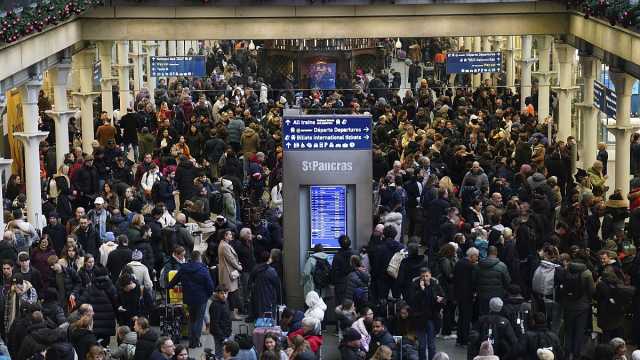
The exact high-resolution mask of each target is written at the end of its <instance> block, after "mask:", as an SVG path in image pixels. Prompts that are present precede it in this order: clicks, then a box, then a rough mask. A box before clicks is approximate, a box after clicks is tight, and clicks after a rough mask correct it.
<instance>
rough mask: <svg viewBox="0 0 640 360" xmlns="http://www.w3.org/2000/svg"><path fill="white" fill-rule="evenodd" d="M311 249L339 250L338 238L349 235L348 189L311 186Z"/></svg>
mask: <svg viewBox="0 0 640 360" xmlns="http://www.w3.org/2000/svg"><path fill="white" fill-rule="evenodd" d="M310 200H311V201H310V202H309V205H310V207H311V212H310V215H311V222H310V224H311V232H310V233H311V237H310V238H311V247H312V248H313V247H314V246H315V245H317V244H322V245H323V246H324V247H325V248H338V247H340V245H339V244H338V237H339V236H340V235H344V234H346V233H347V187H346V186H344V185H335V186H310Z"/></svg>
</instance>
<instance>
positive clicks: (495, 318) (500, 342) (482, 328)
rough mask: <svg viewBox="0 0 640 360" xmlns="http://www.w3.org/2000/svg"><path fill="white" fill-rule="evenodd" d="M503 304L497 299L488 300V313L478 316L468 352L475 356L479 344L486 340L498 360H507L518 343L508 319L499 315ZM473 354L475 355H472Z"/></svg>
mask: <svg viewBox="0 0 640 360" xmlns="http://www.w3.org/2000/svg"><path fill="white" fill-rule="evenodd" d="M503 305H504V303H503V302H502V299H500V298H499V297H494V298H492V299H491V300H489V313H488V314H486V315H482V316H480V318H479V319H478V321H477V322H476V324H475V325H474V330H475V333H474V336H473V337H475V339H473V340H470V345H469V351H470V352H471V353H472V354H473V355H475V354H477V353H478V350H477V349H479V348H480V344H481V343H482V342H483V341H485V340H488V341H489V342H490V343H491V344H492V345H493V349H494V354H495V355H496V356H498V357H499V358H500V359H509V355H510V354H511V352H512V351H513V350H514V349H515V346H516V344H517V343H518V338H517V337H516V334H515V332H514V331H513V327H512V326H511V323H510V322H509V319H507V318H505V317H504V316H502V315H501V311H502V306H503ZM474 352H475V353H474Z"/></svg>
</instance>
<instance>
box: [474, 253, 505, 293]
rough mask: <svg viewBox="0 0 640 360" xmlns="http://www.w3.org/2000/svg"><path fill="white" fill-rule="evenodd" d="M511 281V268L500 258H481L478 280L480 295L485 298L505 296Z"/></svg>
mask: <svg viewBox="0 0 640 360" xmlns="http://www.w3.org/2000/svg"><path fill="white" fill-rule="evenodd" d="M510 283H511V277H510V276H509V270H507V266H506V265H505V264H504V263H503V262H502V261H500V259H498V258H494V257H487V258H485V259H482V260H480V262H479V263H478V275H477V280H476V286H477V288H478V297H480V298H483V299H491V298H493V297H499V298H503V297H504V295H505V291H506V288H507V286H509V284H510Z"/></svg>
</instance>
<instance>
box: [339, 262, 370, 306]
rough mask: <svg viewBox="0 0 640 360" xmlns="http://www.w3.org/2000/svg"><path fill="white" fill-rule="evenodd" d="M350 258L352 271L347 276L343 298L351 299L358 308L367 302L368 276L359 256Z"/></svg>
mask: <svg viewBox="0 0 640 360" xmlns="http://www.w3.org/2000/svg"><path fill="white" fill-rule="evenodd" d="M350 260H351V261H350V264H351V265H350V266H351V268H353V271H351V272H350V273H349V275H348V276H347V283H346V288H345V290H344V297H343V299H347V300H352V301H353V303H354V304H355V306H356V308H357V309H359V308H360V307H361V306H364V305H367V304H368V303H369V281H370V277H369V274H368V273H367V271H366V269H365V268H364V266H363V265H362V259H361V258H360V257H359V256H353V257H351V259H350Z"/></svg>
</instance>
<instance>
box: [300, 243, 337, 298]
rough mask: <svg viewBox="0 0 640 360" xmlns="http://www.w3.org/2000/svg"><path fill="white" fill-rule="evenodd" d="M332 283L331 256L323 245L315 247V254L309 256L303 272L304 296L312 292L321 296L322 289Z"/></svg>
mask: <svg viewBox="0 0 640 360" xmlns="http://www.w3.org/2000/svg"><path fill="white" fill-rule="evenodd" d="M330 283H331V264H329V255H328V254H327V253H325V252H324V247H323V246H322V244H316V245H315V246H314V247H313V254H311V255H310V256H309V258H308V259H307V262H306V263H305V264H304V270H303V271H302V286H303V289H304V296H305V297H306V296H307V294H308V293H309V292H310V291H315V292H317V293H318V294H321V292H322V289H324V288H326V287H327V286H329V284H330Z"/></svg>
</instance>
